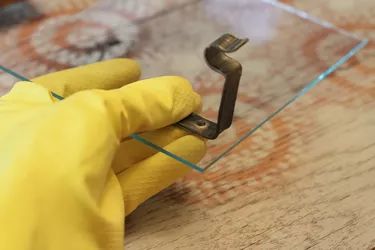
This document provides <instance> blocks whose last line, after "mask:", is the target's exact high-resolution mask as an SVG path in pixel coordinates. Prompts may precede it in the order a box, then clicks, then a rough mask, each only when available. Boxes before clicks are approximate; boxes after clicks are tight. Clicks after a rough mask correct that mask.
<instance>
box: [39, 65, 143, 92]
mask: <svg viewBox="0 0 375 250" xmlns="http://www.w3.org/2000/svg"><path fill="white" fill-rule="evenodd" d="M140 74H141V70H140V67H139V65H138V63H137V62H136V61H134V60H131V59H125V58H117V59H111V60H107V61H102V62H97V63H93V64H88V65H83V66H79V67H76V68H71V69H67V70H62V71H58V72H54V73H50V74H47V75H43V76H40V77H37V78H34V79H32V82H35V83H38V84H40V85H42V86H44V87H46V88H47V89H49V90H50V91H52V92H54V93H56V94H58V95H59V96H63V97H67V96H69V95H71V94H73V93H75V92H78V91H82V90H87V89H116V88H120V87H122V86H124V85H126V84H128V83H131V82H134V81H137V80H138V79H139V77H140Z"/></svg>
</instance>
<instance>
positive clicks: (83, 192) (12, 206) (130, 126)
mask: <svg viewBox="0 0 375 250" xmlns="http://www.w3.org/2000/svg"><path fill="white" fill-rule="evenodd" d="M139 75H140V69H139V67H138V65H137V63H135V62H134V61H132V60H127V59H115V60H110V61H106V62H101V63H96V64H92V65H88V66H83V67H79V68H75V69H70V70H66V71H61V72H57V73H53V74H49V75H45V76H42V77H38V78H36V79H33V83H30V82H19V83H17V84H16V85H15V86H14V88H13V89H12V90H11V91H10V92H9V93H8V94H7V95H5V96H3V97H1V98H0V249H6V250H13V249H14V250H23V249H36V250H41V249H43V250H48V249H53V250H58V249H64V250H67V249H69V250H74V249H77V250H83V249H85V250H87V249H106V250H108V249H116V250H117V249H123V241H124V240H123V238H124V217H125V216H126V215H127V214H129V213H130V212H131V211H133V210H134V209H135V208H136V207H137V206H138V205H139V204H140V203H142V202H143V201H144V200H146V199H147V198H149V197H150V196H152V195H154V194H155V193H157V192H159V191H160V190H162V189H163V188H165V187H167V186H168V185H170V184H171V183H173V181H174V180H175V179H176V178H179V177H181V176H183V175H185V174H186V173H187V172H188V171H189V170H190V169H189V168H188V167H186V166H184V165H182V164H181V163H178V162H177V161H176V160H174V159H172V158H170V157H168V156H166V155H164V154H162V153H158V152H155V151H154V150H152V149H151V148H149V147H147V146H145V145H143V144H142V143H140V142H137V141H134V140H132V139H129V137H128V136H129V135H130V134H132V133H134V132H145V131H152V132H146V133H144V134H143V136H145V137H147V138H149V139H150V140H152V141H154V142H155V143H157V144H158V145H162V146H164V148H165V149H166V150H169V151H171V152H173V153H175V154H178V155H181V156H182V157H184V158H186V159H188V160H190V161H192V162H197V161H198V160H200V159H201V157H202V156H203V155H204V153H205V143H204V141H203V140H201V139H199V138H197V137H195V136H193V135H187V134H185V133H184V132H182V131H181V130H179V129H176V128H174V127H167V126H168V125H170V124H173V123H175V122H177V121H179V120H180V119H182V118H183V117H186V116H187V115H188V114H190V113H191V112H193V111H195V110H197V109H199V107H200V98H199V96H198V95H197V94H196V93H195V92H193V90H192V88H191V86H190V84H189V83H188V82H187V81H186V80H184V79H182V78H179V77H158V78H153V79H146V80H142V81H137V80H138V77H139ZM134 81H137V82H134ZM94 88H95V89H97V90H92V89H94ZM99 89H102V90H99ZM48 90H51V91H53V92H55V93H57V94H59V95H61V96H64V97H65V99H64V100H62V101H59V100H57V99H55V98H54V97H53V96H52V95H51V93H50V92H49V91H48ZM155 130H156V131H155Z"/></svg>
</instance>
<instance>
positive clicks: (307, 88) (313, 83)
mask: <svg viewBox="0 0 375 250" xmlns="http://www.w3.org/2000/svg"><path fill="white" fill-rule="evenodd" d="M367 43H368V40H367V39H363V40H359V43H358V44H357V45H356V46H354V47H353V48H352V49H351V50H350V51H349V52H348V53H346V54H345V55H344V56H342V57H341V58H340V59H339V60H338V61H337V62H336V63H334V64H333V65H331V66H330V67H328V68H327V69H326V70H325V71H324V72H323V73H321V74H320V75H318V76H317V77H316V78H315V79H313V80H312V81H311V82H309V83H308V84H307V85H306V86H305V87H304V88H303V89H301V90H300V91H299V92H297V94H295V95H294V96H293V97H292V98H290V99H289V100H288V101H287V102H286V103H285V104H284V105H282V106H281V107H279V108H278V109H277V110H276V111H274V112H273V113H271V114H270V115H269V116H268V117H266V118H265V119H264V120H262V121H261V122H260V123H259V124H258V125H257V126H255V127H254V128H253V129H251V130H249V131H248V132H247V133H246V134H244V135H243V136H241V137H240V138H239V139H238V140H237V142H236V143H234V144H233V145H231V146H230V147H229V148H227V149H226V150H225V151H224V152H223V153H221V154H219V155H218V156H216V157H215V158H214V159H213V160H212V161H211V162H210V163H209V164H207V165H206V166H199V165H197V164H194V163H192V162H190V161H188V160H186V159H184V158H182V157H180V156H178V155H176V154H173V153H171V152H169V151H167V150H165V149H163V148H162V147H160V146H158V145H156V144H154V143H152V142H150V141H148V140H147V139H145V138H143V137H142V136H140V135H139V134H132V135H130V137H131V138H133V139H134V140H136V141H138V142H141V143H143V144H145V145H147V146H149V147H151V148H153V149H155V150H157V151H159V152H161V153H164V154H165V155H167V156H169V157H172V158H173V159H175V160H177V161H178V162H180V163H182V164H184V165H186V166H188V167H190V168H192V169H194V170H196V171H198V172H201V173H203V172H204V171H205V170H207V169H208V168H209V167H211V166H212V165H213V164H215V163H216V162H217V161H218V160H220V159H221V158H222V157H224V156H225V155H227V154H228V153H229V152H230V151H231V150H232V149H233V148H235V147H236V146H237V145H238V144H240V143H241V142H242V141H244V140H245V139H246V138H248V137H249V136H250V135H252V134H253V133H254V132H255V131H256V130H258V129H259V128H260V127H262V126H263V125H264V124H265V123H266V122H268V121H269V120H271V119H272V118H273V117H275V116H276V115H277V114H278V113H280V112H281V111H282V110H283V109H284V108H286V107H287V106H288V105H289V104H291V103H293V102H294V101H295V100H297V99H298V98H299V97H301V96H303V95H304V94H306V93H307V92H308V91H310V90H311V89H312V88H314V87H315V86H316V85H317V84H318V83H320V82H321V81H322V80H324V79H325V78H327V77H328V76H329V75H330V74H331V73H332V72H334V71H335V70H336V69H337V68H339V67H340V66H341V65H343V64H344V63H345V62H347V61H348V60H349V59H350V58H351V57H352V56H354V55H355V54H356V53H358V52H359V51H360V50H361V49H362V48H363V47H365V46H366V44H367ZM0 70H2V71H4V72H6V73H8V74H10V75H12V76H14V77H16V78H18V79H20V80H21V81H30V80H29V79H27V78H26V77H24V76H22V75H20V74H18V73H16V72H14V71H12V70H10V69H8V68H6V67H4V66H2V65H0ZM51 94H52V95H53V96H54V97H55V98H56V99H58V100H62V99H64V98H63V97H62V96H59V95H57V94H56V93H53V92H51Z"/></svg>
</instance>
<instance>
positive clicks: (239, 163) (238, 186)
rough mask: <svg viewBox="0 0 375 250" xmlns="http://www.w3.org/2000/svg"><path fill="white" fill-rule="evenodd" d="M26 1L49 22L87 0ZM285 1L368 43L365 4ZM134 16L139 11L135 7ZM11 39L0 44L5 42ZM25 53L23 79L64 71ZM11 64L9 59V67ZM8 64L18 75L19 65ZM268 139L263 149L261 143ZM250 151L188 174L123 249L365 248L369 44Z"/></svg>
mask: <svg viewBox="0 0 375 250" xmlns="http://www.w3.org/2000/svg"><path fill="white" fill-rule="evenodd" d="M137 1H138V2H137V3H140V2H142V3H146V2H145V0H137ZM146 1H148V0H146ZM184 1H185V0H178V1H176V2H184ZM228 1H229V0H228ZM32 2H33V4H35V6H36V7H35V8H34V11H36V12H38V13H41V14H43V18H48V17H49V16H54V15H61V13H62V12H63V14H64V13H68V14H70V13H75V12H77V11H79V9H80V8H84V7H85V6H87V5H89V4H90V2H93V0H82V1H48V3H49V4H48V5H45V4H43V3H44V2H46V0H35V1H32ZM52 2H53V3H52ZM129 2H131V0H129ZM160 2H167V3H169V4H172V1H169V0H163V1H160ZM284 2H285V3H288V4H292V5H294V6H296V7H298V8H301V9H304V10H306V11H307V12H309V13H312V14H313V15H315V16H318V17H320V18H322V19H326V20H328V21H331V22H333V23H334V24H336V25H338V26H339V27H342V28H344V29H347V30H349V31H352V32H356V33H358V34H360V35H362V36H365V37H368V38H370V39H371V38H372V39H374V38H375V1H373V0H345V1H343V0H314V1H308V0H284ZM148 3H149V5H148V7H149V9H151V7H153V8H155V9H158V8H159V10H160V8H162V7H160V6H162V5H160V6H159V4H158V2H157V1H152V4H151V1H149V2H148ZM174 3H175V2H173V4H174ZM60 4H61V5H60ZM130 5H132V4H130ZM135 6H136V5H135ZM138 10H139V11H141V10H142V9H134V11H135V12H136V11H138ZM147 11H148V10H147ZM56 13H58V14H56ZM136 14H139V13H138V12H137V13H136ZM43 18H41V19H43ZM36 24H37V22H32V23H25V24H24V26H23V27H21V28H20V32H19V34H20V35H28V34H30V33H32V32H35V31H33V30H34V29H35V26H36ZM11 34H13V33H9V36H8V34H6V35H5V37H6V38H7V39H1V40H0V45H2V43H3V44H6V43H7V42H8V43H11V44H12V43H13V42H14V41H15V40H14V39H13V38H14V37H13V35H14V34H13V35H11ZM16 35H18V34H16ZM22 45H23V47H22V48H21V49H20V51H21V52H22V53H25V54H27V53H29V52H30V50H31V49H30V48H31V46H30V44H28V43H25V44H22ZM44 45H45V44H44ZM4 46H5V45H4ZM45 46H47V45H45ZM0 47H2V46H0ZM21 52H18V51H16V53H21ZM33 53H34V54H35V52H33ZM34 54H30V55H31V56H30V58H33V59H35V61H36V62H38V63H37V64H38V66H36V63H35V62H33V61H32V60H31V59H30V60H31V63H28V64H27V65H26V66H25V70H27V67H28V66H30V67H29V68H31V69H32V70H34V71H33V72H31V73H30V75H29V76H30V77H31V76H34V75H38V74H42V73H45V72H46V71H55V70H58V69H61V68H64V67H66V66H67V65H61V63H60V62H56V63H52V64H51V63H50V64H47V63H45V64H44V65H43V63H44V62H45V58H44V57H43V55H41V56H40V55H38V56H36V55H34ZM18 57H19V56H17V54H15V56H13V57H12V60H13V61H15V60H16V59H17V58H18ZM21 59H22V58H21ZM65 62H66V61H64V63H65ZM15 66H18V67H19V69H17V70H23V68H22V67H21V65H20V64H19V63H17V64H16V65H15ZM0 87H1V86H0ZM8 87H9V86H8ZM4 91H5V90H3V92H4ZM0 93H1V88H0ZM270 135H272V136H271V137H272V138H271V139H272V143H263V141H267V140H270V139H269V138H270ZM254 144H256V147H254V148H256V149H255V150H253V151H252V153H251V154H250V155H249V154H245V155H243V154H241V153H239V151H237V152H236V151H235V152H234V153H237V154H235V157H233V155H232V156H230V157H232V158H231V159H230V160H231V161H235V163H236V164H235V169H228V170H227V169H226V168H225V166H218V167H214V168H212V169H211V170H210V171H208V172H207V173H205V174H198V173H192V174H191V175H189V176H187V177H186V178H185V179H183V180H179V181H178V182H177V183H176V184H175V185H173V186H172V187H170V188H168V189H167V190H165V191H163V192H162V193H160V194H158V195H156V196H155V197H153V198H152V199H151V200H149V201H148V202H146V203H145V204H143V205H142V206H141V207H139V208H138V209H137V210H136V211H135V212H134V213H133V214H131V215H130V216H128V217H127V218H126V238H125V240H126V246H125V248H126V249H252V248H256V249H279V248H284V249H292V248H297V249H301V248H315V249H327V248H328V249H329V248H332V249H374V247H375V233H374V232H375V43H374V41H373V40H370V43H369V45H368V46H367V47H366V48H365V49H364V50H362V51H361V52H360V53H359V54H358V55H356V56H355V57H354V58H353V59H352V60H350V62H348V63H347V64H346V65H345V66H344V67H342V68H341V69H340V70H338V71H336V72H335V73H334V74H333V75H332V76H331V77H329V79H327V80H324V81H323V82H322V83H321V84H320V85H319V86H318V87H316V88H315V89H313V90H312V91H311V92H309V93H308V94H307V95H305V96H303V97H302V98H300V99H299V100H298V101H297V102H295V103H293V104H292V105H291V106H289V107H288V108H287V109H285V110H284V111H283V112H282V113H281V114H280V115H278V116H277V117H275V118H274V119H273V120H272V121H270V122H269V123H268V124H267V125H265V126H264V127H263V128H261V129H260V130H258V131H257V132H256V133H255V134H254V136H252V137H251V139H248V140H246V141H245V142H243V143H242V144H241V145H242V146H241V147H253V146H254ZM270 144H271V145H272V146H271V147H270V146H269V145H270Z"/></svg>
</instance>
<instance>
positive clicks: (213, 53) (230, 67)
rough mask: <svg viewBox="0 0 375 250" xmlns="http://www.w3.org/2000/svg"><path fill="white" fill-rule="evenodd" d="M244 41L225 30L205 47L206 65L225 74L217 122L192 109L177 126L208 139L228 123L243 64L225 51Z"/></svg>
mask: <svg viewBox="0 0 375 250" xmlns="http://www.w3.org/2000/svg"><path fill="white" fill-rule="evenodd" d="M247 41H248V39H239V38H237V37H235V36H233V35H231V34H224V35H222V36H221V37H219V38H218V39H216V40H215V41H214V42H212V43H211V44H210V46H209V47H207V48H206V49H205V51H204V55H205V58H206V62H207V64H208V66H209V67H210V68H211V69H212V70H214V71H216V72H218V73H221V74H222V75H224V76H225V82H224V88H223V92H222V96H221V101H220V108H219V116H218V119H217V123H215V122H212V121H210V120H208V119H206V118H204V117H202V116H200V115H198V114H195V113H193V114H190V115H189V116H188V117H186V118H185V119H183V120H181V121H179V122H178V123H177V125H178V126H180V127H182V128H184V129H186V130H188V131H190V132H192V133H194V134H197V135H200V136H202V137H204V138H207V139H211V140H213V139H216V138H217V137H218V136H219V134H220V133H221V132H223V131H224V130H225V129H227V128H229V127H230V126H231V124H232V121H233V112H234V107H235V104H236V99H237V92H238V85H239V83H240V78H241V74H242V66H241V64H240V63H239V62H237V61H236V60H234V59H233V58H231V57H229V56H227V55H226V54H225V53H231V52H234V51H236V50H238V49H239V48H240V47H242V46H243V45H244V44H245V43H247Z"/></svg>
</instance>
